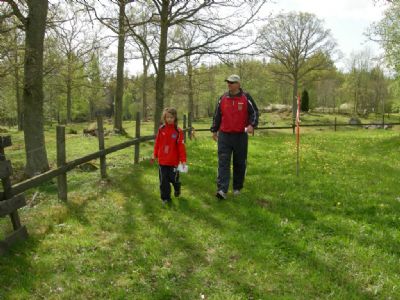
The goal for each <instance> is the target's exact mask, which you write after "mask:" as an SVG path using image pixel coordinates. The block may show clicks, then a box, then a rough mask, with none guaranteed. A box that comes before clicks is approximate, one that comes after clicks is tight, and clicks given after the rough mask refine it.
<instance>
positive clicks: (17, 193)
mask: <svg viewBox="0 0 400 300" xmlns="http://www.w3.org/2000/svg"><path fill="white" fill-rule="evenodd" d="M189 119H190V115H189ZM186 121H187V119H186V116H183V132H184V139H185V140H186V138H187V133H188V132H189V136H190V134H191V129H190V128H187V126H186ZM140 125H141V122H140V113H137V115H136V129H135V138H134V139H132V140H129V141H126V142H123V143H120V144H118V145H114V146H111V147H108V148H105V146H104V128H103V118H102V117H101V116H98V117H97V137H98V142H99V150H98V151H96V152H94V153H90V154H88V155H85V156H83V157H80V158H77V159H75V160H72V161H69V162H67V161H66V143H65V127H64V126H57V129H56V130H57V131H56V139H57V168H56V169H53V170H49V171H47V172H44V173H42V174H40V175H37V176H35V177H32V178H30V179H28V180H25V181H22V182H19V183H17V184H14V185H11V181H10V179H9V177H10V175H11V174H12V168H11V162H10V161H9V160H6V159H5V153H4V148H6V147H8V146H11V138H10V136H6V137H2V136H0V179H1V181H2V184H3V192H0V217H5V216H7V215H9V216H10V218H11V222H12V225H13V229H14V232H13V233H12V234H11V235H9V236H7V237H6V238H5V240H3V241H0V255H1V254H3V253H5V252H6V251H7V250H8V249H9V248H10V247H11V246H12V244H14V243H15V242H16V241H19V240H23V239H26V238H27V237H28V233H27V230H26V227H25V226H21V224H20V219H19V216H18V211H17V210H18V209H19V208H21V207H23V206H25V205H26V201H25V197H24V196H23V194H22V193H23V192H25V191H26V190H28V189H31V188H34V187H37V186H39V185H40V184H42V183H44V182H46V181H49V180H51V179H53V178H55V177H57V189H58V198H59V199H61V200H62V201H65V202H66V201H67V200H68V184H67V172H69V171H71V170H72V169H74V168H76V167H77V166H79V165H81V164H84V163H87V162H89V161H91V160H93V159H98V158H99V159H100V176H101V178H106V177H107V171H106V156H107V154H110V153H113V152H116V151H119V150H122V149H124V148H127V147H130V146H135V148H134V149H135V150H134V163H139V157H140V154H139V153H140V143H142V142H145V141H150V140H154V138H155V136H154V135H149V136H141V135H140Z"/></svg>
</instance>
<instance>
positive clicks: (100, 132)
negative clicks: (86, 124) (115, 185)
mask: <svg viewBox="0 0 400 300" xmlns="http://www.w3.org/2000/svg"><path fill="white" fill-rule="evenodd" d="M97 135H98V138H99V150H104V128H103V116H101V115H98V116H97ZM100 175H101V178H102V179H105V178H107V171H106V156H105V155H100Z"/></svg>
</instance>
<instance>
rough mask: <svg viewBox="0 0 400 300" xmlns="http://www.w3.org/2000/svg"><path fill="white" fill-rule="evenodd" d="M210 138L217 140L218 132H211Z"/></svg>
mask: <svg viewBox="0 0 400 300" xmlns="http://www.w3.org/2000/svg"><path fill="white" fill-rule="evenodd" d="M212 138H213V140H214V141H218V132H213V136H212Z"/></svg>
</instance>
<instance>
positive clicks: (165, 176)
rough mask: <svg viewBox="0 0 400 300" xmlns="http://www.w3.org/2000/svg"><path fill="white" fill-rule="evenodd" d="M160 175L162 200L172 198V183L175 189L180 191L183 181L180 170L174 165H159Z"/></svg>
mask: <svg viewBox="0 0 400 300" xmlns="http://www.w3.org/2000/svg"><path fill="white" fill-rule="evenodd" d="M158 177H159V179H160V193H161V200H170V199H171V185H170V183H172V185H173V186H174V190H175V191H180V189H181V183H180V181H179V171H178V170H177V169H176V167H172V166H159V168H158Z"/></svg>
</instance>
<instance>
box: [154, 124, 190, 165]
mask: <svg viewBox="0 0 400 300" xmlns="http://www.w3.org/2000/svg"><path fill="white" fill-rule="evenodd" d="M153 154H154V157H155V158H157V159H158V164H159V165H163V166H174V167H176V166H177V165H178V164H179V162H182V163H186V148H185V144H184V142H183V131H182V130H181V129H180V128H178V127H175V125H174V124H172V125H169V124H166V125H162V126H160V128H159V129H158V133H157V137H156V142H155V144H154V152H153Z"/></svg>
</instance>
